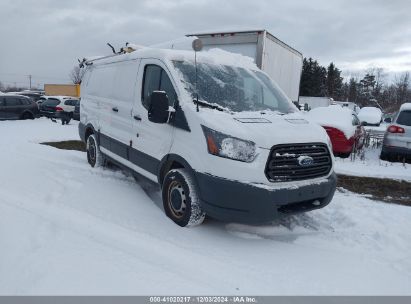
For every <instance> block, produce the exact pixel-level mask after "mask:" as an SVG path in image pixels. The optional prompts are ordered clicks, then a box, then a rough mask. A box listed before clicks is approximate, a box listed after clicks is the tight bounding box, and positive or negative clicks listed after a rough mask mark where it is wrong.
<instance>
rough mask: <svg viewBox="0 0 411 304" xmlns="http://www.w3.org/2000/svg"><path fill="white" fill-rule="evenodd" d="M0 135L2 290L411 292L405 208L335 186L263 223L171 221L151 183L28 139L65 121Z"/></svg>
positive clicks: (58, 132) (410, 211)
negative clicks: (307, 206) (324, 200)
mask: <svg viewBox="0 0 411 304" xmlns="http://www.w3.org/2000/svg"><path fill="white" fill-rule="evenodd" d="M0 134H1V135H0V138H1V145H0V158H1V171H0V248H1V250H0V294H1V295H6V294H7V295H10V294H13V295H15V294H19V295H22V294H42V295H49V294H60V295H61V294H64V295H68V294H70V295H71V294H76V295H78V294H82V295H84V294H112V295H120V294H121V295H123V294H134V295H147V294H155V295H158V294H174V295H175V294H179V295H181V294H184V295H186V294H213V295H215V294H232V295H235V294H251V295H291V294H292V295H311V294H321V295H340V294H345V295H411V288H410V287H411V233H410V231H411V221H410V218H411V208H409V207H404V206H399V205H394V204H386V203H381V202H375V201H371V200H369V199H367V198H365V197H362V196H359V195H356V194H353V193H349V192H344V191H342V192H340V191H339V192H337V193H336V195H335V198H334V199H333V201H332V202H331V204H330V205H329V206H327V207H326V208H324V209H321V210H317V211H313V212H310V213H307V214H303V215H300V216H294V217H291V218H288V219H283V220H281V221H280V222H279V223H276V224H272V225H265V226H248V225H239V224H233V223H220V222H216V221H213V220H209V221H207V222H206V223H205V224H203V225H202V226H199V227H196V228H192V229H186V228H180V227H178V226H177V225H175V224H174V223H172V222H171V221H170V220H168V219H167V218H166V217H165V215H164V214H163V212H162V210H161V200H160V196H159V193H158V191H157V189H156V187H155V186H153V185H152V184H151V183H149V182H146V181H141V182H140V183H136V182H135V181H134V180H133V179H132V178H131V177H127V176H126V175H124V174H123V173H121V172H120V171H113V170H109V169H92V168H91V167H90V166H89V165H88V164H87V161H86V157H85V154H84V153H81V152H77V151H66V150H58V149H55V148H53V147H49V146H44V145H39V144H38V143H39V142H43V141H51V140H65V139H78V135H77V124H76V123H72V124H71V125H69V126H61V125H60V124H55V123H52V122H50V121H48V120H46V119H39V120H35V121H6V122H5V121H3V122H0ZM340 164H341V162H340V161H338V162H337V165H338V166H340Z"/></svg>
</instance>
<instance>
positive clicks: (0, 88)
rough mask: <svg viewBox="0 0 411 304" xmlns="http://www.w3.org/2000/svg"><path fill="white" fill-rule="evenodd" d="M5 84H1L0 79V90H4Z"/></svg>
mask: <svg viewBox="0 0 411 304" xmlns="http://www.w3.org/2000/svg"><path fill="white" fill-rule="evenodd" d="M5 88H6V87H5V86H4V85H3V83H2V82H1V81H0V91H4V90H5Z"/></svg>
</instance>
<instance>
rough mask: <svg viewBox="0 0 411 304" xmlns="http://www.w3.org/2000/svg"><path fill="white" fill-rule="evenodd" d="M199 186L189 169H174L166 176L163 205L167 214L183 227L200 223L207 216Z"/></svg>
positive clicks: (163, 186) (163, 188)
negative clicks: (199, 193)
mask: <svg viewBox="0 0 411 304" xmlns="http://www.w3.org/2000/svg"><path fill="white" fill-rule="evenodd" d="M197 193H198V191H197V186H196V184H195V183H194V179H193V177H192V176H191V174H190V173H189V171H188V170H187V169H173V170H171V171H169V172H168V173H167V174H166V176H165V177H164V181H163V185H162V197H163V206H164V211H165V213H166V215H167V216H168V217H169V218H170V219H172V220H173V221H174V222H175V223H176V224H177V225H179V226H181V227H192V226H197V225H200V224H201V223H202V222H203V221H204V218H205V212H204V211H203V209H202V208H201V202H200V199H199V197H198V195H197Z"/></svg>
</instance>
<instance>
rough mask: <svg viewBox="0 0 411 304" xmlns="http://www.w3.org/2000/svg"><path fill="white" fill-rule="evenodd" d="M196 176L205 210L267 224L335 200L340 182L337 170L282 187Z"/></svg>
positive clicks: (223, 217)
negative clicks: (315, 180) (318, 178)
mask: <svg viewBox="0 0 411 304" xmlns="http://www.w3.org/2000/svg"><path fill="white" fill-rule="evenodd" d="M195 176H196V180H197V183H198V187H199V196H200V199H201V202H202V207H203V208H204V211H205V212H206V213H207V214H208V215H209V216H211V217H213V218H215V219H218V220H222V221H234V222H241V223H264V222H269V221H272V220H274V219H276V218H278V217H279V216H281V215H282V214H296V213H300V212H305V211H310V210H314V209H318V208H322V207H324V206H326V205H328V204H329V203H330V201H331V200H332V198H333V196H334V192H335V188H336V184H337V177H336V175H335V173H334V172H333V173H332V174H331V175H330V176H329V177H327V178H324V179H323V181H322V182H318V183H313V184H308V185H304V186H300V187H291V188H278V189H266V188H264V187H258V186H254V185H252V184H246V183H242V182H239V181H234V180H228V179H224V178H220V177H216V176H213V175H210V174H204V173H200V172H195ZM316 201H317V202H316ZM313 203H314V204H313Z"/></svg>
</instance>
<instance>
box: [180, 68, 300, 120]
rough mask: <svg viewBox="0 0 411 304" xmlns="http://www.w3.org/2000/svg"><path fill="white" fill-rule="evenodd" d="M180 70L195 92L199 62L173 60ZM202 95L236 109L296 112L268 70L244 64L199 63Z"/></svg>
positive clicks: (194, 94)
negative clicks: (195, 63) (268, 73)
mask: <svg viewBox="0 0 411 304" xmlns="http://www.w3.org/2000/svg"><path fill="white" fill-rule="evenodd" d="M173 65H174V67H175V68H176V69H177V71H180V72H181V74H182V76H183V78H182V80H183V82H184V84H185V89H186V90H188V92H189V93H190V94H191V95H192V97H193V98H195V96H196V92H195V77H196V76H195V65H194V63H193V62H189V61H173ZM197 91H198V98H199V100H201V101H205V102H207V103H210V104H216V105H219V106H221V107H223V108H226V109H228V110H230V111H233V112H243V111H263V110H272V111H278V112H281V113H291V112H295V111H296V108H295V106H294V105H293V104H292V103H291V102H290V101H289V99H288V98H287V97H286V96H285V95H284V93H283V92H282V91H281V90H280V89H279V88H278V86H277V85H276V84H274V83H273V82H272V81H271V80H270V79H269V78H268V77H267V76H266V75H265V74H264V73H262V72H259V71H252V70H248V69H245V68H241V67H234V66H226V65H213V64H208V63H207V64H206V63H197Z"/></svg>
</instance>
